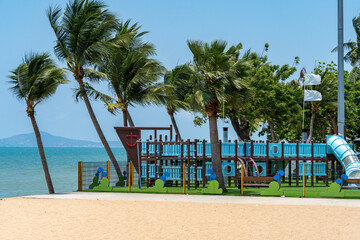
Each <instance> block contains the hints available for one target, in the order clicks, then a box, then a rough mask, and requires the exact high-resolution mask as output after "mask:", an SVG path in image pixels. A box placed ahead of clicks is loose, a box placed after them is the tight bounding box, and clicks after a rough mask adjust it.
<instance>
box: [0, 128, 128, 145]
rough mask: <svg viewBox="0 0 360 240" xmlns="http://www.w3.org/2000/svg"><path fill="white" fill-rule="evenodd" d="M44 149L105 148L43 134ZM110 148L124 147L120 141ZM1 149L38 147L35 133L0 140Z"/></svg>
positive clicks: (110, 142)
mask: <svg viewBox="0 0 360 240" xmlns="http://www.w3.org/2000/svg"><path fill="white" fill-rule="evenodd" d="M41 137H42V140H43V144H44V147H93V148H100V147H103V145H102V143H101V142H92V141H87V140H76V139H70V138H64V137H59V136H54V135H51V134H49V133H47V132H41ZM109 145H110V147H114V148H120V147H122V145H121V142H120V140H119V141H109ZM0 147H37V144H36V138H35V134H34V133H28V134H20V135H16V136H12V137H9V138H4V139H0Z"/></svg>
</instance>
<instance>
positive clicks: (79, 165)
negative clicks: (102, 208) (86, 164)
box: [78, 162, 83, 191]
mask: <svg viewBox="0 0 360 240" xmlns="http://www.w3.org/2000/svg"><path fill="white" fill-rule="evenodd" d="M82 181H83V162H78V191H82V190H83V188H82Z"/></svg>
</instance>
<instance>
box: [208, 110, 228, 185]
mask: <svg viewBox="0 0 360 240" xmlns="http://www.w3.org/2000/svg"><path fill="white" fill-rule="evenodd" d="M208 117H209V128H210V142H211V161H212V165H213V170H214V173H215V174H216V176H217V177H216V179H217V181H218V182H219V185H220V188H222V190H223V192H227V190H226V187H225V181H224V176H223V173H222V169H221V156H220V142H219V134H218V129H217V116H216V114H213V113H208Z"/></svg>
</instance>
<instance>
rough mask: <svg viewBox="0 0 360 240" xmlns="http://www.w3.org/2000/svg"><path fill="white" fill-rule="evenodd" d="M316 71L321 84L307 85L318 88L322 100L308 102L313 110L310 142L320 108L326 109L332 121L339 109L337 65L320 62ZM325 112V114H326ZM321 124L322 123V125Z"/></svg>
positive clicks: (313, 88)
mask: <svg viewBox="0 0 360 240" xmlns="http://www.w3.org/2000/svg"><path fill="white" fill-rule="evenodd" d="M314 73H315V74H318V75H320V77H321V84H319V85H314V86H307V89H308V90H316V91H319V92H320V93H321V96H322V100H321V101H316V102H308V103H307V104H308V105H309V106H310V111H311V119H310V127H309V128H310V130H309V136H308V139H307V142H308V143H309V142H310V141H311V139H312V137H313V132H314V124H315V119H316V116H317V114H318V112H319V111H320V110H322V111H324V113H326V114H327V115H328V117H331V118H332V123H334V122H335V118H334V113H335V112H336V109H337V71H336V65H335V64H334V63H333V62H332V63H331V64H326V65H325V63H319V65H318V66H317V67H316V68H315V69H314ZM324 113H323V114H324ZM320 126H321V125H320Z"/></svg>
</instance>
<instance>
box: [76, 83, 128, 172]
mask: <svg viewBox="0 0 360 240" xmlns="http://www.w3.org/2000/svg"><path fill="white" fill-rule="evenodd" d="M80 89H81V91H82V92H84V94H83V98H84V102H85V105H86V108H87V110H88V112H89V115H90V118H91V121H92V122H93V124H94V127H95V129H96V132H97V134H98V135H99V138H100V140H101V142H102V144H103V145H104V148H105V150H106V153H107V154H108V156H109V158H110V160H111V162H112V164H113V166H114V168H115V171H116V174H117V175H118V177H120V176H121V175H122V174H121V170H120V167H119V164H118V163H117V161H116V159H115V156H114V154H113V153H112V151H111V148H110V146H109V144H108V142H107V140H106V138H105V136H104V133H103V132H102V130H101V128H100V125H99V122H98V121H97V119H96V116H95V113H94V110H93V109H92V106H91V104H90V101H89V98H88V96H87V94H86V93H85V89H84V85H82V84H80Z"/></svg>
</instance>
